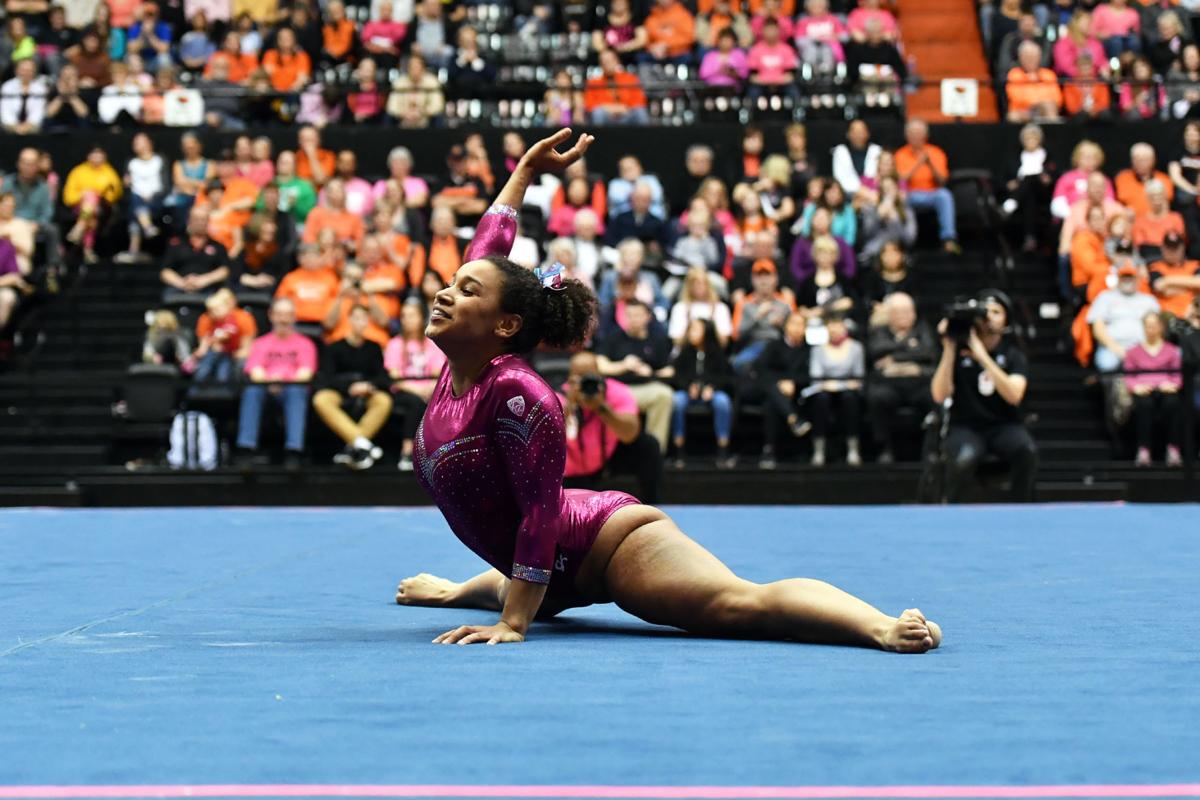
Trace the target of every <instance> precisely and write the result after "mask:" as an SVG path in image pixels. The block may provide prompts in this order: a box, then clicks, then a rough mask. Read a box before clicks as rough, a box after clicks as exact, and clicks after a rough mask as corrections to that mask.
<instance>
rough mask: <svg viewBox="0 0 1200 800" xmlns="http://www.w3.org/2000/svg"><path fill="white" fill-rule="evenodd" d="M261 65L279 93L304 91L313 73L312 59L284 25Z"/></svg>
mask: <svg viewBox="0 0 1200 800" xmlns="http://www.w3.org/2000/svg"><path fill="white" fill-rule="evenodd" d="M262 67H263V69H264V70H266V71H267V75H268V76H270V78H271V87H272V88H273V89H274V90H275V91H276V92H279V93H280V94H289V95H295V94H299V93H300V92H302V91H304V87H306V86H308V82H309V81H310V80H311V79H312V74H313V65H312V60H311V59H310V58H309V55H308V53H306V52H304V51H303V50H301V49H300V47H299V45H298V44H297V42H296V32H295V31H293V30H292V29H291V28H286V27H285V28H280V29H279V32H278V33H276V34H275V47H273V48H272V49H270V50H268V51H267V52H266V53H264V54H263V58H262ZM303 130H304V129H301V133H303ZM306 177H307V176H306Z"/></svg>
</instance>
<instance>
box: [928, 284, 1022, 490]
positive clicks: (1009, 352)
mask: <svg viewBox="0 0 1200 800" xmlns="http://www.w3.org/2000/svg"><path fill="white" fill-rule="evenodd" d="M980 307H982V308H980ZM1011 309H1012V301H1010V300H1009V299H1008V296H1007V295H1005V294H1004V293H1003V292H1001V291H999V290H997V289H988V290H985V291H984V292H982V293H980V295H979V297H978V300H977V303H976V304H975V306H974V308H967V307H965V306H962V307H956V308H951V309H950V314H949V315H948V317H947V319H943V320H942V321H941V323H940V324H939V325H938V333H939V334H941V337H942V358H941V361H940V362H938V366H937V371H936V372H934V375H933V382H932V384H931V386H930V390H931V392H932V394H933V401H934V402H935V403H937V404H939V405H940V404H942V403H943V402H945V401H946V399H947V398H953V404H952V405H951V408H950V427H949V432H948V433H947V434H946V440H945V442H943V444H942V447H943V448H944V452H945V455H946V497H947V499H948V500H950V501H951V502H953V501H955V500H958V499H960V498H961V497H962V495H963V490H964V489H965V488H966V485H967V483H968V482H969V481H971V479H972V478H973V476H974V473H975V468H976V466H977V465H978V464H979V460H980V459H981V458H983V456H984V455H985V454H987V453H993V454H995V455H997V456H999V457H1000V458H1002V459H1004V460H1005V461H1006V462H1008V464H1009V466H1010V467H1011V468H1012V497H1013V500H1016V501H1018V502H1029V501H1031V500H1032V499H1033V482H1034V477H1035V475H1036V473H1037V458H1038V455H1037V445H1036V444H1034V441H1033V437H1032V436H1031V435H1030V433H1029V429H1028V428H1026V427H1025V425H1024V424H1023V423H1022V421H1021V402H1022V401H1023V400H1024V399H1025V391H1026V390H1027V389H1028V387H1029V380H1028V378H1027V377H1026V375H1027V373H1028V368H1029V365H1028V361H1027V360H1026V358H1025V354H1024V353H1023V352H1022V351H1021V349H1020V348H1019V347H1018V346H1017V344H1016V342H1014V341H1012V340H1011V339H1010V338H1008V337H1006V336H1005V335H1004V334H1005V331H1006V330H1007V328H1008V319H1009V316H1010V313H1011Z"/></svg>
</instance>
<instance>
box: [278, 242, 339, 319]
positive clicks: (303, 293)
mask: <svg viewBox="0 0 1200 800" xmlns="http://www.w3.org/2000/svg"><path fill="white" fill-rule="evenodd" d="M297 253H298V256H299V259H300V266H299V268H298V269H294V270H292V271H291V272H289V273H288V274H287V275H284V276H283V280H281V281H280V282H279V288H278V289H276V290H275V297H276V298H286V299H288V300H291V301H292V303H293V306H292V314H293V316H294V317H295V318H296V319H297V320H298V321H300V322H303V323H306V324H309V325H322V324H323V323H324V321H325V317H326V316H327V315H328V314H329V310H330V308H331V307H332V306H333V304H334V301H335V300H337V298H338V296H339V293H340V291H341V280H340V279H339V278H338V274H337V272H335V271H334V270H332V269H330V268H329V267H327V266H326V265H325V263H324V262H323V261H322V260H321V250H320V247H318V246H317V245H315V244H302V245H300V247H299V249H298V251H297Z"/></svg>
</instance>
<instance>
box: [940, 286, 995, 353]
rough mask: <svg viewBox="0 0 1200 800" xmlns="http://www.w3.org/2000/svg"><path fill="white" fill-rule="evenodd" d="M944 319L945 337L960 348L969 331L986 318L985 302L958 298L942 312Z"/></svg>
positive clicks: (971, 298) (972, 298) (964, 342)
mask: <svg viewBox="0 0 1200 800" xmlns="http://www.w3.org/2000/svg"><path fill="white" fill-rule="evenodd" d="M942 313H943V315H944V316H945V318H946V335H947V336H949V337H950V338H951V339H953V340H954V342H955V344H958V345H960V346H962V345H965V344H966V343H967V339H968V338H969V337H970V335H971V329H972V328H974V327H975V325H976V323H978V322H981V321H982V320H984V319H986V318H987V302H986V301H983V302H981V301H980V300H979V298H977V297H959V298H956V299H955V300H954V302H953V303H950V304H949V305H947V306H946V307H945V309H944V310H943V311H942Z"/></svg>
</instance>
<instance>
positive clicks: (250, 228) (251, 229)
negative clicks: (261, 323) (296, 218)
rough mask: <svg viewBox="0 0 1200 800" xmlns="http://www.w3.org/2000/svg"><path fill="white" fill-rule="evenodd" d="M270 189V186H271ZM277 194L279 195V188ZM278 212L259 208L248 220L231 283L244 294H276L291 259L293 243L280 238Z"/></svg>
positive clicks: (237, 290)
mask: <svg viewBox="0 0 1200 800" xmlns="http://www.w3.org/2000/svg"><path fill="white" fill-rule="evenodd" d="M268 192H270V189H268ZM274 194H275V195H276V196H278V194H279V192H278V191H275V192H274ZM280 221H282V219H280V218H279V217H278V216H275V217H273V216H271V215H269V213H263V212H257V213H255V215H254V216H253V217H251V218H250V221H249V222H248V223H246V242H245V246H244V247H243V248H242V254H241V257H240V258H239V259H238V260H237V262H236V264H235V265H234V270H233V278H232V279H231V281H230V285H231V286H232V287H233V289H234V291H235V292H240V293H242V294H254V295H257V294H260V293H266V294H274V293H275V287H276V285H277V284H278V283H279V279H280V278H281V277H283V275H284V274H285V273H286V272H287V271H288V269H289V267H290V265H291V263H292V256H291V252H292V251H291V247H290V245H291V243H290V242H285V241H281V239H282V238H283V237H282V236H280V234H279V222H280Z"/></svg>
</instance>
